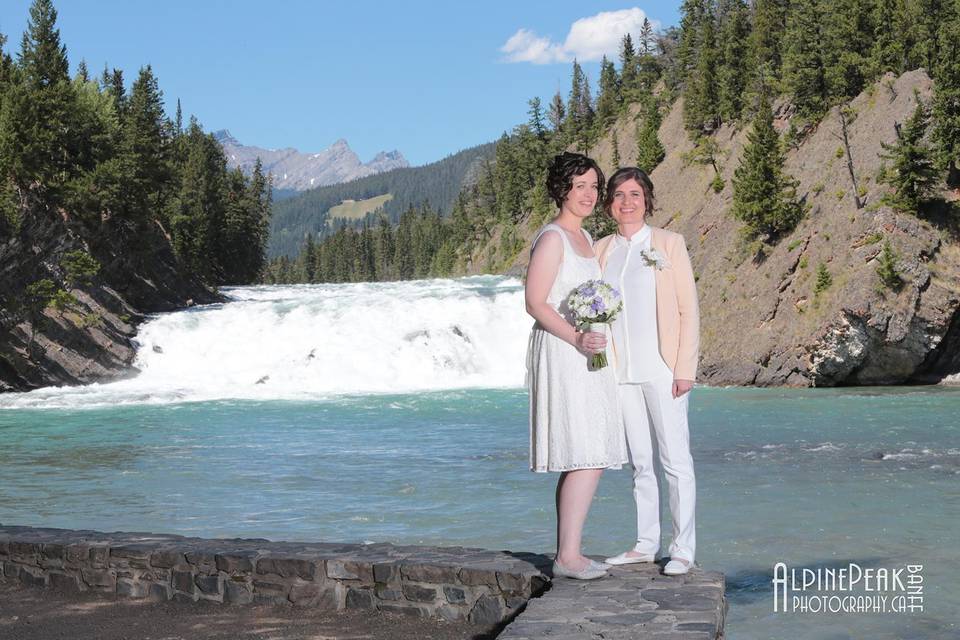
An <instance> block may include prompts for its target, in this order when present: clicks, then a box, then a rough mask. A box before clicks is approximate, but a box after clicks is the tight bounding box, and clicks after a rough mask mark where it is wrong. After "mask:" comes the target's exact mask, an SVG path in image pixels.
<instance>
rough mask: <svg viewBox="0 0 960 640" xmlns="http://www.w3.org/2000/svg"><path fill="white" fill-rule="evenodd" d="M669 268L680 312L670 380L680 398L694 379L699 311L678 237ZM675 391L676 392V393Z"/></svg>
mask: <svg viewBox="0 0 960 640" xmlns="http://www.w3.org/2000/svg"><path fill="white" fill-rule="evenodd" d="M673 253H674V255H673V256H672V260H673V269H674V278H675V279H676V280H675V285H676V291H677V309H678V310H679V311H680V351H679V353H678V356H677V366H676V369H674V372H673V377H674V380H675V381H677V382H683V383H686V384H682V385H680V387H683V388H682V389H678V385H677V384H676V383H674V395H675V396H680V395H683V394H684V393H686V392H687V391H689V390H690V388H691V387H692V386H693V382H694V380H696V379H697V361H698V359H699V357H700V309H699V304H698V303H697V283H696V279H695V278H694V275H693V265H691V263H690V255H689V254H688V253H687V246H686V242H685V241H684V239H683V237H682V236H680V237H679V238H678V242H677V247H676V250H675V251H674V252H673ZM678 391H679V393H678Z"/></svg>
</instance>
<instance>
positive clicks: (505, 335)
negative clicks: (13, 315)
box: [0, 276, 532, 408]
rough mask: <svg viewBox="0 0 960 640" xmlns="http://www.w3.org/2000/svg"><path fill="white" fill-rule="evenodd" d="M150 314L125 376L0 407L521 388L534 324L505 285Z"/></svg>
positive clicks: (301, 290)
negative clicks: (132, 365)
mask: <svg viewBox="0 0 960 640" xmlns="http://www.w3.org/2000/svg"><path fill="white" fill-rule="evenodd" d="M226 293H227V294H228V295H229V296H230V298H231V301H230V302H228V303H226V304H222V305H212V306H208V307H201V308H196V309H190V310H186V311H179V312H175V313H168V314H163V315H159V316H157V317H156V318H154V319H151V320H150V321H148V322H146V323H144V324H143V325H142V326H141V328H140V332H139V333H138V335H137V342H138V343H139V345H140V346H139V349H138V352H137V357H136V361H135V365H136V366H137V368H139V369H140V373H139V374H138V375H136V377H133V378H131V379H128V380H123V381H118V382H114V383H109V384H92V385H87V386H82V387H48V388H44V389H38V390H35V391H32V392H29V393H17V394H4V395H0V408H31V407H35V408H79V407H95V406H108V405H117V404H169V403H177V402H189V401H209V400H221V399H253V400H273V399H284V400H301V399H302V400H310V399H317V398H324V397H328V396H332V395H342V394H366V393H410V392H416V391H433V390H442V389H462V388H511V387H520V386H522V384H523V379H524V374H525V370H524V366H525V365H524V362H525V359H524V354H525V350H526V346H527V340H528V336H529V332H530V327H531V325H532V320H531V318H530V317H529V316H528V315H527V314H526V312H525V310H524V302H523V289H522V285H521V283H520V282H519V281H518V280H516V279H514V278H506V277H502V276H476V277H471V278H460V279H455V280H419V281H408V282H392V283H363V284H341V285H292V286H260V287H237V288H231V289H229V290H227V291H226Z"/></svg>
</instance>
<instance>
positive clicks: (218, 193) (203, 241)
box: [170, 118, 227, 283]
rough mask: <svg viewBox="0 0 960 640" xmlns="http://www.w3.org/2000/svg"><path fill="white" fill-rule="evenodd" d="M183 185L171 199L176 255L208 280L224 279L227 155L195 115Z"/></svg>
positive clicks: (182, 173)
mask: <svg viewBox="0 0 960 640" xmlns="http://www.w3.org/2000/svg"><path fill="white" fill-rule="evenodd" d="M184 149H185V158H184V162H183V166H182V168H181V170H180V185H179V186H180V188H179V190H178V193H177V194H176V197H175V198H174V200H173V202H172V206H171V209H172V214H171V220H170V226H171V229H172V236H173V245H174V249H175V250H176V253H177V257H178V258H179V259H180V260H181V261H182V262H183V264H184V265H186V266H187V268H188V269H189V270H190V271H191V272H193V273H195V274H197V275H198V276H200V277H202V278H203V279H204V280H206V281H207V282H209V283H216V282H219V281H221V280H220V279H221V277H222V266H221V264H220V256H219V255H218V253H217V249H218V247H220V246H222V244H221V243H220V242H219V241H218V237H217V236H218V234H220V233H221V230H222V229H223V228H224V214H225V212H224V203H225V201H226V185H225V182H226V179H227V170H226V158H224V156H223V148H222V147H221V146H220V143H218V142H217V141H216V139H214V137H213V136H212V135H208V134H205V133H203V130H202V129H201V128H200V125H199V124H198V123H197V121H196V119H195V118H191V121H190V126H189V127H188V129H187V133H186V135H185V136H184Z"/></svg>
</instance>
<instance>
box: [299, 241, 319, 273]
mask: <svg viewBox="0 0 960 640" xmlns="http://www.w3.org/2000/svg"><path fill="white" fill-rule="evenodd" d="M300 253H301V255H302V256H303V277H304V278H306V282H307V283H311V282H317V245H316V242H315V241H314V239H313V234H312V233H308V234H307V239H306V241H305V242H304V244H303V250H302V251H301V252H300Z"/></svg>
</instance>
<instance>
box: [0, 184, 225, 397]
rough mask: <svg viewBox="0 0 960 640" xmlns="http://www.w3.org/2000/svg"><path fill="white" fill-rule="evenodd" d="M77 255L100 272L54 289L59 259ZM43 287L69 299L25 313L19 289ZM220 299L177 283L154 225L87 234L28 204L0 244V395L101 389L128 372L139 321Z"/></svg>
mask: <svg viewBox="0 0 960 640" xmlns="http://www.w3.org/2000/svg"><path fill="white" fill-rule="evenodd" d="M76 251H83V252H84V253H86V254H88V255H90V256H92V257H93V258H94V259H95V260H96V261H97V262H98V263H99V265H100V268H99V270H98V272H97V273H96V274H95V275H93V276H92V277H90V278H89V279H85V281H84V282H82V283H72V285H73V286H71V285H69V284H64V283H65V281H66V280H67V279H66V278H65V273H64V263H65V259H66V257H67V256H68V254H70V253H71V252H76ZM41 280H49V281H50V282H52V283H55V284H56V285H57V286H62V287H64V291H65V293H67V294H69V295H70V296H72V297H73V301H72V302H70V303H69V304H67V305H64V306H63V307H62V308H59V309H58V308H57V307H56V306H48V307H46V308H43V307H42V306H40V307H39V308H34V310H33V311H32V313H31V312H28V311H27V310H26V309H25V308H24V307H25V305H26V304H27V302H26V298H27V296H25V290H26V289H27V287H29V285H31V284H33V283H37V282H39V281H41ZM221 299H222V298H221V297H220V296H219V295H218V294H217V293H215V292H214V291H212V290H210V289H208V288H207V287H205V286H204V285H203V284H202V283H200V282H199V281H197V280H195V279H192V278H190V277H186V276H184V275H183V273H182V270H181V269H180V268H179V266H178V264H177V261H176V259H175V257H174V255H173V252H172V250H171V248H170V242H169V238H168V237H166V234H165V233H164V231H163V229H162V228H161V227H160V226H159V225H158V224H157V223H155V222H153V223H151V226H149V227H148V228H147V229H146V230H144V231H141V232H140V233H137V234H136V235H132V236H124V235H122V234H121V232H120V231H119V230H117V229H113V230H110V229H108V228H102V229H100V230H98V232H97V233H90V230H89V229H86V228H85V227H84V226H83V225H82V224H81V223H79V222H77V221H75V220H72V219H71V218H70V216H69V214H67V213H66V212H65V211H63V210H54V209H50V208H47V207H45V206H43V205H40V204H38V203H33V204H31V205H29V206H28V207H26V208H25V210H24V215H23V222H22V224H21V226H20V228H19V230H18V231H17V232H16V233H15V234H14V235H13V237H10V238H7V239H5V240H3V241H2V244H0V391H26V390H30V389H34V388H37V387H44V386H52V385H65V384H83V383H89V382H103V381H107V380H111V379H116V378H118V377H123V376H127V375H130V374H132V373H134V372H135V369H133V368H132V363H133V360H134V357H135V355H136V345H135V343H134V335H135V332H136V327H137V325H138V324H139V323H140V322H142V321H143V320H144V319H146V317H147V314H150V313H156V312H161V311H172V310H174V309H178V308H182V307H185V306H190V305H193V304H200V303H211V302H217V301H219V300H221Z"/></svg>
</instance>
